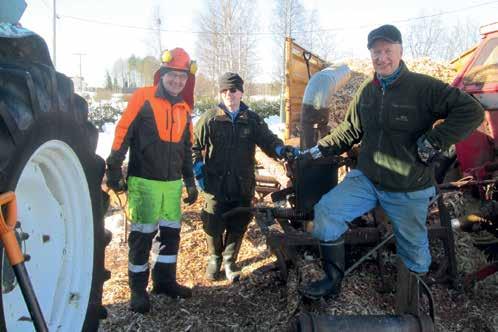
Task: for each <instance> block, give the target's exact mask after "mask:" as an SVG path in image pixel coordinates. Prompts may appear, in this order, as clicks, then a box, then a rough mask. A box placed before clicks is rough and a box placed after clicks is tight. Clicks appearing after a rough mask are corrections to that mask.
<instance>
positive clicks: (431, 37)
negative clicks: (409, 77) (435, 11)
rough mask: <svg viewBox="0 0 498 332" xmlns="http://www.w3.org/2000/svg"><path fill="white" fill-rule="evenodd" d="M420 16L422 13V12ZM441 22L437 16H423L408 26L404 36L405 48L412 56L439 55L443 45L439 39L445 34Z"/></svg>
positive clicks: (432, 56)
mask: <svg viewBox="0 0 498 332" xmlns="http://www.w3.org/2000/svg"><path fill="white" fill-rule="evenodd" d="M420 16H426V15H424V12H422V13H421V15H420ZM445 34H446V32H445V31H444V27H443V24H442V22H441V19H440V17H439V16H432V17H427V16H426V17H425V18H422V19H420V20H417V21H415V23H413V24H411V25H410V26H409V27H408V33H407V34H406V38H405V43H404V44H405V45H406V47H405V50H407V51H408V52H409V54H410V55H411V56H412V57H413V58H421V57H431V58H434V57H435V56H439V54H440V53H441V49H442V47H443V45H442V43H441V40H442V38H443V37H444V36H445Z"/></svg>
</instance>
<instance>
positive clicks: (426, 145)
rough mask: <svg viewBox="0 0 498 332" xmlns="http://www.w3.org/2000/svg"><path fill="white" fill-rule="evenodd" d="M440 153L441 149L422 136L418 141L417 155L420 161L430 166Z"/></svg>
mask: <svg viewBox="0 0 498 332" xmlns="http://www.w3.org/2000/svg"><path fill="white" fill-rule="evenodd" d="M439 153H440V151H439V149H437V148H436V147H434V146H433V145H432V144H431V142H429V140H428V139H427V138H426V137H425V135H422V136H420V137H419V138H418V140H417V154H418V157H419V159H420V161H421V162H422V163H424V164H426V165H429V164H430V163H432V162H433V161H434V158H436V156H437V155H438V154H439Z"/></svg>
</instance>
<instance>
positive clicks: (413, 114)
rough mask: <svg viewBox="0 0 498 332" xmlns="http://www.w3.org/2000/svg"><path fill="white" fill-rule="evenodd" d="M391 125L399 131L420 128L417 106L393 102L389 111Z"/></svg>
mask: <svg viewBox="0 0 498 332" xmlns="http://www.w3.org/2000/svg"><path fill="white" fill-rule="evenodd" d="M389 127H390V128H391V129H393V130H399V131H408V132H411V131H416V130H417V129H418V128H419V124H418V116H417V107H416V106H415V105H408V104H397V103H392V104H391V109H390V113H389Z"/></svg>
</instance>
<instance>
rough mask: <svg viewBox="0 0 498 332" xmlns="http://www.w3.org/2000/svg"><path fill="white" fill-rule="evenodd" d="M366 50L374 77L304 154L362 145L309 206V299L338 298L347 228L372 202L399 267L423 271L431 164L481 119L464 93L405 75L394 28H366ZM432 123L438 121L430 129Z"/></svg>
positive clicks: (425, 78) (427, 254) (478, 108)
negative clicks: (313, 272) (312, 261)
mask: <svg viewBox="0 0 498 332" xmlns="http://www.w3.org/2000/svg"><path fill="white" fill-rule="evenodd" d="M367 46H368V49H369V50H370V55H371V59H372V64H373V68H374V70H375V74H374V75H373V77H372V78H371V79H368V80H367V81H366V82H364V83H363V84H362V86H361V87H360V88H359V90H358V92H357V93H356V95H355V97H354V99H353V100H352V102H351V104H350V105H349V109H348V111H347V114H346V117H345V119H344V121H343V122H342V123H341V124H340V125H339V126H337V128H335V129H334V130H333V131H332V132H331V133H330V134H329V135H327V136H325V137H324V138H322V139H321V140H320V141H319V142H318V144H317V146H315V147H313V148H311V149H309V151H308V153H309V154H311V157H313V158H315V159H316V158H319V157H320V156H321V155H325V154H334V155H338V154H341V153H342V152H345V151H347V150H349V149H350V148H351V147H352V146H353V145H354V144H357V143H360V142H361V147H360V153H359V157H358V166H357V168H356V169H354V170H352V171H351V172H349V173H348V175H347V176H346V178H345V179H344V181H342V182H341V183H340V184H338V185H337V186H336V187H335V188H333V189H332V190H331V191H330V192H328V193H327V194H325V195H324V196H323V197H322V198H321V200H320V201H319V202H318V203H317V204H316V205H315V208H314V212H315V219H314V229H313V236H314V237H316V238H318V239H319V240H320V249H321V252H322V259H323V267H324V270H325V274H326V276H325V278H323V279H322V280H319V281H316V282H313V283H311V284H309V285H308V286H307V287H306V288H305V289H304V290H303V294H304V295H305V296H306V297H308V298H311V299H318V298H320V297H330V296H334V295H337V294H338V293H339V291H340V286H341V281H342V277H343V274H344V237H343V234H344V233H345V232H346V231H347V229H348V226H347V223H348V222H350V221H351V220H353V219H355V218H356V217H358V216H361V215H362V214H364V213H366V212H368V211H370V210H371V209H373V208H374V207H375V206H376V205H380V206H381V207H382V208H383V209H384V210H385V212H386V214H387V216H388V217H389V220H390V221H391V224H392V226H393V231H394V235H395V239H396V246H397V254H398V256H399V258H400V259H401V261H402V263H403V264H404V266H405V267H406V268H408V269H409V270H410V271H413V272H415V273H424V272H427V271H428V269H429V265H430V262H431V256H430V252H429V244H428V237H427V228H426V218H427V209H428V204H429V201H430V198H431V197H432V196H434V194H435V188H434V180H433V176H432V173H433V169H432V167H431V162H432V160H433V158H434V156H435V155H436V154H437V153H438V152H439V151H442V150H445V149H447V148H449V147H450V146H451V145H452V144H455V143H457V142H458V141H460V140H462V139H463V138H465V137H466V136H468V135H469V134H470V133H471V132H472V131H473V130H474V129H476V128H477V127H478V126H479V125H480V123H481V122H482V120H483V116H484V111H483V109H482V107H481V105H480V104H479V103H478V102H477V101H476V100H474V99H473V98H472V97H471V96H469V95H467V94H466V93H464V92H462V91H460V90H458V89H456V88H454V87H451V86H449V85H448V84H446V83H443V82H441V81H439V80H437V79H435V78H432V77H429V76H426V75H422V74H418V73H414V72H411V71H409V70H408V68H407V67H406V65H405V63H404V62H403V61H402V60H401V56H402V54H403V47H402V41H401V33H400V32H399V30H398V29H397V28H396V27H394V26H392V25H383V26H381V27H379V28H377V29H375V30H373V31H371V32H370V33H369V35H368V45H367ZM439 119H444V122H442V123H440V124H437V125H435V126H434V124H435V122H436V121H437V120H439Z"/></svg>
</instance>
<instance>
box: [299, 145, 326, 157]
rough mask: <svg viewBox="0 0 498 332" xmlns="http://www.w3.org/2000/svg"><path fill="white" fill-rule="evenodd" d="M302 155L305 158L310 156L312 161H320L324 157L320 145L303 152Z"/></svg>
mask: <svg viewBox="0 0 498 332" xmlns="http://www.w3.org/2000/svg"><path fill="white" fill-rule="evenodd" d="M301 154H302V155H305V156H306V155H308V156H309V157H311V159H318V158H321V157H323V154H322V151H321V150H320V148H319V147H318V145H315V146H314V147H312V148H309V149H306V150H303V151H301Z"/></svg>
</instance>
